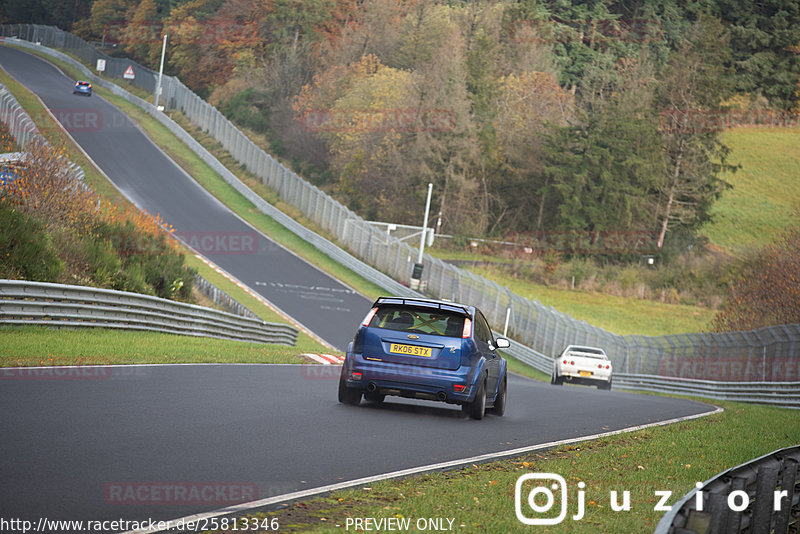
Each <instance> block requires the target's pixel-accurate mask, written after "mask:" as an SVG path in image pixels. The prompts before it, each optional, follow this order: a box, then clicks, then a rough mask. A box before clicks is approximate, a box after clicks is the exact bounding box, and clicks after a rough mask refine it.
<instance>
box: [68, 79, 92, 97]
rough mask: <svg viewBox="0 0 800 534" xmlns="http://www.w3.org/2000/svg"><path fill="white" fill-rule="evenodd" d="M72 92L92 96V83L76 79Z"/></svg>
mask: <svg viewBox="0 0 800 534" xmlns="http://www.w3.org/2000/svg"><path fill="white" fill-rule="evenodd" d="M72 94H73V95H86V96H92V84H91V83H89V82H85V81H83V80H78V81H77V82H75V87H74V88H73V89H72Z"/></svg>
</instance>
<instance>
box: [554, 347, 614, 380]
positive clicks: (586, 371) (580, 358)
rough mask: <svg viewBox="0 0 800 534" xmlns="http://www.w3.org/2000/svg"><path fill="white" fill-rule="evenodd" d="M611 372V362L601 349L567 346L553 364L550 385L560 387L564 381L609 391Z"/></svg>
mask: <svg viewBox="0 0 800 534" xmlns="http://www.w3.org/2000/svg"><path fill="white" fill-rule="evenodd" d="M611 372H612V368H611V362H610V361H609V359H608V356H606V353H605V351H603V349H598V348H595V347H582V346H578V345H569V346H568V347H567V348H565V349H564V350H563V351H561V354H559V355H558V357H556V359H555V361H554V362H553V374H552V376H551V377H550V383H551V384H554V385H556V386H560V385H562V384H563V383H564V381H565V380H566V381H567V382H570V383H573V384H587V385H592V386H597V389H611Z"/></svg>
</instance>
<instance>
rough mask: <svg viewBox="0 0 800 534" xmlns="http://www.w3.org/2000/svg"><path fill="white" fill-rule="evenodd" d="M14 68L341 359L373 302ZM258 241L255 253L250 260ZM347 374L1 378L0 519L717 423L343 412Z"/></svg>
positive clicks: (609, 395) (251, 371) (651, 412)
mask: <svg viewBox="0 0 800 534" xmlns="http://www.w3.org/2000/svg"><path fill="white" fill-rule="evenodd" d="M0 65H2V67H3V68H5V69H6V70H7V71H8V72H9V73H10V74H11V75H12V76H14V77H15V78H16V79H17V80H19V81H20V82H21V83H23V84H25V85H26V86H27V87H28V88H30V89H31V90H33V91H34V92H36V93H37V94H38V95H39V96H40V97H41V98H42V100H43V101H44V102H45V103H46V104H47V105H48V106H49V107H50V108H51V110H53V112H54V114H55V115H56V116H57V117H60V120H61V121H62V123H64V124H65V126H66V127H67V129H68V130H70V133H71V134H72V135H73V137H74V138H75V139H76V141H77V142H78V143H80V144H81V146H82V147H83V148H84V150H86V151H87V153H89V155H90V156H91V157H92V158H93V159H94V160H95V161H96V162H97V164H98V165H99V166H100V167H101V168H102V169H103V170H104V171H105V172H106V174H107V175H108V176H109V177H110V178H111V179H112V180H113V182H114V183H115V184H116V185H117V187H119V188H120V189H121V190H122V191H123V192H124V193H125V194H126V195H127V196H128V197H129V198H131V199H132V200H133V201H134V202H135V203H136V204H137V205H138V206H140V207H142V208H144V209H147V210H148V211H149V212H151V213H160V214H161V215H162V217H163V218H164V219H165V220H166V221H167V222H168V223H170V224H172V225H173V226H174V227H175V228H176V229H177V232H178V233H180V234H182V235H184V236H186V237H187V238H188V239H189V240H190V241H191V239H192V238H194V239H195V240H196V241H197V242H198V243H200V244H201V245H200V246H201V252H203V253H204V254H205V255H206V256H207V257H209V258H210V259H211V260H212V261H214V262H215V263H217V264H218V265H220V266H221V267H223V268H224V269H225V270H227V271H228V272H230V273H232V274H233V275H234V276H236V277H237V278H238V279H239V280H241V281H243V282H244V283H246V284H247V285H248V286H249V287H251V288H252V289H254V290H255V291H258V292H259V293H261V294H262V295H263V296H264V297H265V298H267V299H268V300H270V301H271V302H273V303H275V304H276V305H277V306H278V307H280V308H281V309H282V310H284V311H285V312H286V313H288V314H289V315H291V316H292V317H294V318H295V319H297V320H298V321H299V322H301V323H302V324H304V325H305V326H306V327H308V328H309V329H311V330H312V331H313V332H315V333H316V334H317V335H319V336H320V337H322V338H323V339H325V340H327V341H328V342H329V343H330V344H332V345H333V346H335V347H337V348H340V349H342V348H344V347H345V345H346V344H347V342H348V340H349V339H350V338H351V337H352V335H353V333H354V331H355V327H356V325H357V324H358V322H359V321H360V319H361V318H362V317H363V315H364V313H365V312H366V309H367V308H368V306H369V304H370V302H369V301H367V300H366V299H365V298H364V297H362V296H360V295H358V294H356V293H355V292H354V291H353V290H352V289H350V288H348V287H346V286H344V285H343V284H341V283H340V282H338V281H337V280H335V279H333V278H331V277H330V276H328V275H326V274H325V273H322V272H320V271H319V270H318V269H316V268H314V267H312V266H310V265H308V264H307V263H305V262H303V261H302V260H299V259H298V258H297V257H296V256H294V255H293V254H291V253H290V252H288V251H286V250H285V249H283V248H282V247H280V246H278V245H276V244H274V243H273V242H272V241H270V240H269V239H268V238H266V237H265V236H263V235H261V234H258V233H256V232H254V231H253V229H252V228H251V227H249V226H248V225H246V224H245V223H243V222H242V221H241V220H240V219H239V218H238V217H236V216H235V215H234V214H232V213H231V212H230V211H228V210H227V209H226V208H225V207H224V206H222V205H221V204H220V203H219V202H217V201H216V200H215V199H213V198H212V197H211V196H210V195H209V194H207V193H206V192H205V191H204V190H203V189H202V188H201V187H200V186H198V185H197V184H196V183H195V182H194V181H193V180H191V178H189V177H188V176H187V175H186V174H185V173H184V172H183V171H182V170H181V169H180V168H178V167H177V166H176V165H175V164H174V163H173V162H172V161H171V160H169V159H168V158H167V157H166V156H165V155H164V154H163V153H162V152H161V151H160V150H159V149H158V148H157V147H156V146H155V145H154V144H153V143H151V142H150V141H149V140H148V139H147V138H146V137H145V136H144V135H143V134H142V133H141V132H140V131H139V130H138V128H136V127H135V126H134V125H133V124H132V123H131V122H130V120H129V119H127V117H125V116H124V115H123V114H122V113H121V112H120V111H119V110H117V109H116V108H115V107H113V106H111V105H110V104H109V103H108V102H106V101H105V100H103V99H101V98H99V97H98V96H97V95H95V96H92V97H91V98H86V97H79V96H73V95H72V86H73V84H74V80H71V79H68V78H66V77H64V76H63V75H62V74H60V72H59V71H58V70H57V69H55V68H54V67H52V66H50V65H49V64H47V63H46V62H44V61H42V60H39V59H37V58H35V57H33V56H30V55H27V54H24V53H22V52H19V51H17V50H13V49H10V48H8V47H5V46H0ZM204 239H205V240H206V241H207V242H208V243H209V245H208V246H206V245H204V244H202V243H203V240H204ZM250 240H252V242H253V243H255V245H254V246H253V247H250V248H248V247H247V246H243V243H244V242H250ZM234 243H236V245H235V246H234ZM338 374H339V367H337V366H322V365H315V366H305V365H175V366H133V367H109V366H103V367H82V368H73V369H71V370H69V369H60V368H48V369H2V370H0V406H2V410H0V428H2V434H3V436H2V439H0V481H2V482H1V483H0V503H2V509H1V510H0V512H1V513H0V515H1V516H2V517H3V518H5V519H8V518H16V519H25V520H31V521H34V522H35V521H37V520H38V519H40V518H47V519H50V520H53V519H65V520H81V519H82V520H118V519H126V520H137V521H142V520H147V519H153V520H169V519H176V518H180V517H184V516H187V515H190V514H195V513H200V512H205V511H213V510H217V509H220V508H224V507H226V506H228V505H230V504H235V503H239V502H243V501H252V500H258V499H264V498H267V497H271V496H280V495H285V494H287V493H292V492H296V491H302V490H307V489H312V488H316V487H321V486H325V485H329V484H333V483H338V482H343V481H349V480H355V479H359V478H362V477H366V476H372V475H379V474H382V473H387V472H392V471H397V470H401V469H407V468H413V467H419V466H427V465H431V464H436V463H440V462H446V461H453V460H458V459H462V458H468V457H473V456H477V455H482V454H490V453H496V452H500V451H508V450H513V449H518V448H520V447H526V446H533V445H536V444H542V443H549V442H552V441H555V440H561V439H573V438H577V437H580V436H587V435H594V434H597V433H603V432H608V431H613V430H617V429H622V428H629V427H632V426H635V425H642V424H648V423H653V422H658V421H664V420H669V419H673V418H678V417H684V416H691V415H696V414H701V413H706V412H708V411H710V410H712V409H713V408H712V407H710V406H708V405H704V404H701V403H697V402H692V401H687V400H681V399H674V398H667V397H655V396H646V395H636V394H631V393H622V392H618V391H611V392H606V391H599V390H596V389H594V388H586V387H580V386H564V387H555V386H550V385H549V384H544V383H540V382H536V381H532V380H528V379H525V378H521V377H518V376H512V377H510V380H509V403H508V408H507V412H506V416H505V417H502V418H500V417H495V416H491V415H488V416H487V417H486V418H485V419H484V420H482V421H474V420H471V419H466V418H462V417H461V412H460V410H459V409H458V408H457V407H454V406H449V405H445V404H440V403H431V402H424V401H412V400H405V399H397V398H392V397H389V398H387V401H386V402H385V403H384V404H383V405H374V404H366V403H365V404H362V406H359V407H352V406H344V405H341V404H338V403H337V401H336V389H337V380H338ZM564 475H568V473H564ZM497 491H503V492H507V491H508V488H498V489H497ZM509 507H510V509H511V508H513V500H512V499H511V498H509Z"/></svg>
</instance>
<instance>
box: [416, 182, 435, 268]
mask: <svg viewBox="0 0 800 534" xmlns="http://www.w3.org/2000/svg"><path fill="white" fill-rule="evenodd" d="M432 190H433V184H428V200H426V201H425V218H424V219H423V220H422V238H421V239H420V240H419V258H417V263H422V253H423V252H424V251H425V238H426V237H427V233H428V213H429V212H430V210H431V191H432Z"/></svg>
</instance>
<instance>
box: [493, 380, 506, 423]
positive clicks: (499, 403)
mask: <svg viewBox="0 0 800 534" xmlns="http://www.w3.org/2000/svg"><path fill="white" fill-rule="evenodd" d="M506 399H508V377H507V376H505V377H503V381H502V382H501V383H500V388H499V389H498V391H497V397H495V399H494V405H493V406H492V407H491V408H490V410H489V413H492V414H494V415H497V416H499V417H502V416H503V414H504V413H506Z"/></svg>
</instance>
